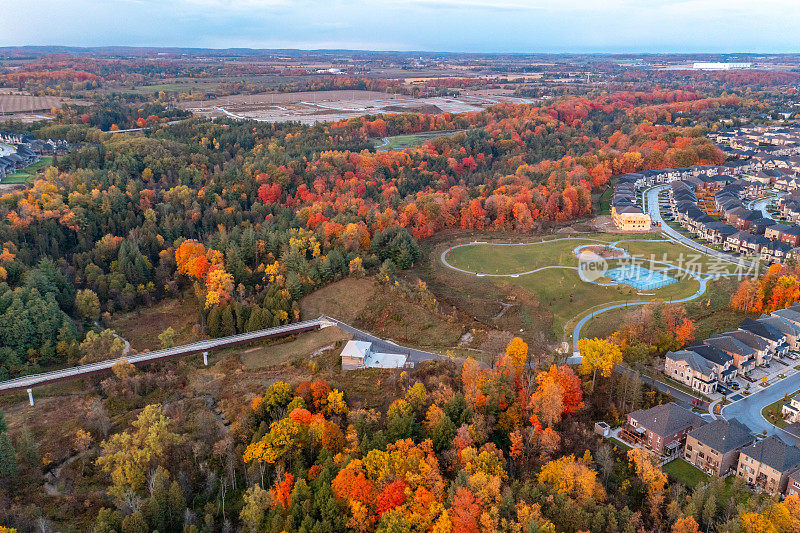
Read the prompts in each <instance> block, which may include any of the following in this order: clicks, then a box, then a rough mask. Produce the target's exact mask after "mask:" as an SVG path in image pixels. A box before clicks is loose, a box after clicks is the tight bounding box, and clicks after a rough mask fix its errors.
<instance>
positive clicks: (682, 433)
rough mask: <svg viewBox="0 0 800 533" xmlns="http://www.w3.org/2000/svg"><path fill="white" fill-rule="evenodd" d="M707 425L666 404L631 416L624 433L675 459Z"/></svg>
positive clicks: (680, 409) (693, 414) (799, 449)
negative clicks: (688, 439) (692, 434)
mask: <svg viewBox="0 0 800 533" xmlns="http://www.w3.org/2000/svg"><path fill="white" fill-rule="evenodd" d="M703 424H705V421H704V420H703V419H702V418H701V417H699V416H698V415H696V414H695V413H693V412H691V411H689V410H687V409H684V408H683V407H680V406H679V405H678V404H675V403H665V404H661V405H656V406H655V407H651V408H650V409H637V410H636V411H634V412H632V413H629V414H628V422H627V424H626V425H625V428H624V431H625V432H626V434H627V435H629V436H633V438H634V440H635V441H636V442H638V443H639V444H641V445H643V446H645V447H646V448H649V449H651V450H652V451H654V452H656V453H658V454H661V455H671V454H672V453H673V452H675V451H676V450H678V448H680V447H681V445H682V444H683V443H684V441H685V440H686V435H687V433H689V432H690V431H692V430H693V429H695V428H699V427H700V426H702V425H703ZM798 452H799V453H800V448H798Z"/></svg>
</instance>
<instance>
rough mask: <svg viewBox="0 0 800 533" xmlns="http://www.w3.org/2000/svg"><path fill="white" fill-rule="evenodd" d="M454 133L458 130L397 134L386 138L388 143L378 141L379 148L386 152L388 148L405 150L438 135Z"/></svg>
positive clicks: (380, 150)
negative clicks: (383, 143)
mask: <svg viewBox="0 0 800 533" xmlns="http://www.w3.org/2000/svg"><path fill="white" fill-rule="evenodd" d="M453 133H456V132H452V131H428V132H425V133H412V134H409V135H395V136H393V137H387V138H386V139H387V140H388V141H389V142H388V144H385V145H381V143H378V146H377V149H378V151H379V152H386V151H388V150H404V149H406V148H413V147H415V146H419V145H421V144H424V143H426V142H427V141H429V140H431V139H435V138H436V137H442V136H443V135H452V134H453Z"/></svg>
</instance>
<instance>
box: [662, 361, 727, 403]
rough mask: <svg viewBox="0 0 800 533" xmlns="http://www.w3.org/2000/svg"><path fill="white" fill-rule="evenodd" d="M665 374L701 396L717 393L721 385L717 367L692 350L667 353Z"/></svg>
mask: <svg viewBox="0 0 800 533" xmlns="http://www.w3.org/2000/svg"><path fill="white" fill-rule="evenodd" d="M664 374H666V375H667V376H668V377H669V378H671V379H674V380H675V381H678V382H680V383H683V384H685V385H686V386H687V387H691V389H692V390H694V391H697V392H699V393H701V394H709V393H712V392H716V390H717V385H718V383H719V371H718V370H717V365H715V364H714V363H713V362H711V361H709V360H708V359H706V358H705V357H703V356H702V355H700V354H699V353H697V352H694V351H690V350H677V351H674V352H667V354H666V356H665V357H664Z"/></svg>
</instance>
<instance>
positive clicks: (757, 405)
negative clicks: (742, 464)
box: [722, 372, 800, 444]
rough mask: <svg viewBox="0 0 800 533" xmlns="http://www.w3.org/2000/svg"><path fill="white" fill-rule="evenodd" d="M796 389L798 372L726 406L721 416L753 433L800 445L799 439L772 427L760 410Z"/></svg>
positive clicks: (799, 374) (798, 380)
mask: <svg viewBox="0 0 800 533" xmlns="http://www.w3.org/2000/svg"><path fill="white" fill-rule="evenodd" d="M798 387H800V372H799V373H797V374H793V375H791V376H787V377H786V378H785V379H782V380H780V381H778V382H776V383H774V384H773V385H771V386H769V387H767V388H766V389H762V390H759V391H758V392H755V393H753V394H751V395H750V396H745V397H744V398H743V399H741V400H739V401H737V402H734V403H732V404H729V405H726V406H725V407H724V408H723V409H722V416H723V417H724V418H726V419H729V420H730V419H732V418H735V419H737V420H738V421H739V422H741V423H743V424H745V425H746V426H747V427H749V428H750V429H751V430H752V431H753V432H754V433H762V432H763V431H764V430H766V432H767V435H777V436H778V437H780V438H781V439H782V440H784V441H786V442H788V443H791V444H800V438H798V437H796V436H794V435H792V434H791V433H789V432H787V431H783V430H782V429H780V428H777V427H775V426H773V425H772V424H770V423H769V422H767V421H766V420H765V419H764V417H763V416H761V410H762V409H763V408H764V407H766V406H767V405H769V404H771V403H773V402H775V401H777V400H779V399H781V398H783V397H784V395H786V394H791V393H793V392H795V391H796V390H797V389H798ZM755 388H756V389H758V388H760V386H758V385H756V386H755Z"/></svg>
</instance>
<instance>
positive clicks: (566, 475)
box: [539, 455, 606, 503]
mask: <svg viewBox="0 0 800 533" xmlns="http://www.w3.org/2000/svg"><path fill="white" fill-rule="evenodd" d="M539 483H545V484H547V485H550V486H551V487H553V489H554V490H555V491H556V492H558V493H560V494H566V495H567V496H569V497H570V498H574V499H576V500H578V501H580V502H582V503H586V502H588V501H590V500H595V501H603V500H604V499H605V497H606V493H605V490H604V489H603V486H602V485H601V484H600V483H599V482H598V481H597V472H595V471H594V470H592V469H591V468H589V466H588V465H587V464H586V463H584V462H583V460H577V459H575V456H574V455H567V456H565V457H561V458H559V459H554V460H553V461H548V462H547V463H545V464H544V465H543V466H542V470H541V472H539Z"/></svg>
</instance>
